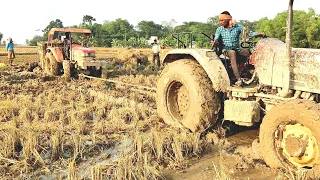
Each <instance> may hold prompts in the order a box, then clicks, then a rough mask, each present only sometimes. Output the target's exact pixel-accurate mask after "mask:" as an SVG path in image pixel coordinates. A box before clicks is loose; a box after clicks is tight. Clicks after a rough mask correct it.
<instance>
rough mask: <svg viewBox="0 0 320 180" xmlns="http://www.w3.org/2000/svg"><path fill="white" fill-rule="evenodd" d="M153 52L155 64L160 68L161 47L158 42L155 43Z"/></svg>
mask: <svg viewBox="0 0 320 180" xmlns="http://www.w3.org/2000/svg"><path fill="white" fill-rule="evenodd" d="M152 52H153V58H152V60H153V63H154V64H156V65H157V66H158V67H160V55H159V52H160V45H159V44H158V43H157V40H156V39H155V40H154V43H153V44H152Z"/></svg>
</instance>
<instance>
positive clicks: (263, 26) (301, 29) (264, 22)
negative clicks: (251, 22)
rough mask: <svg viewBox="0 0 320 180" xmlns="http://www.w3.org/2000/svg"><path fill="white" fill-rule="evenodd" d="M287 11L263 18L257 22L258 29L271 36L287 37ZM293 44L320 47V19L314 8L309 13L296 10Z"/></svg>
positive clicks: (283, 38)
mask: <svg viewBox="0 0 320 180" xmlns="http://www.w3.org/2000/svg"><path fill="white" fill-rule="evenodd" d="M286 22H287V12H286V11H285V12H282V13H279V14H278V15H277V16H276V17H275V18H274V19H271V20H269V19H268V18H262V19H260V20H259V21H258V22H257V25H256V27H257V30H258V31H259V32H262V31H264V32H266V33H267V35H268V36H269V37H275V38H278V39H280V40H281V41H285V39H286ZM292 31H293V33H292V46H293V47H299V48H318V47H319V45H320V43H319V42H320V36H319V35H320V20H319V18H318V15H316V14H315V12H314V10H313V9H309V11H308V13H307V12H305V11H302V10H294V16H293V27H292Z"/></svg>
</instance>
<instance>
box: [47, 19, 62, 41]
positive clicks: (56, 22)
mask: <svg viewBox="0 0 320 180" xmlns="http://www.w3.org/2000/svg"><path fill="white" fill-rule="evenodd" d="M52 28H63V23H62V21H61V20H60V19H56V20H54V21H51V22H50V23H49V25H48V26H47V27H46V28H44V30H42V32H43V39H44V40H48V33H49V31H50V30H51V29H52Z"/></svg>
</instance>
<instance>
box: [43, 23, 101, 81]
mask: <svg viewBox="0 0 320 180" xmlns="http://www.w3.org/2000/svg"><path fill="white" fill-rule="evenodd" d="M72 35H74V36H75V37H77V39H80V40H82V42H81V43H79V42H77V40H76V38H73V36H72ZM90 35H91V31H90V30H89V29H79V28H52V29H51V30H50V31H49V33H48V41H46V42H38V43H37V46H38V53H39V55H40V62H39V65H40V67H41V68H42V69H44V70H45V72H46V73H48V74H51V75H54V76H55V75H61V74H63V75H64V77H65V78H66V79H70V77H71V76H74V77H76V76H77V74H79V73H83V74H85V75H90V76H95V77H101V74H102V68H103V67H104V66H105V65H106V62H105V61H100V60H97V59H96V56H95V50H94V49H91V48H89V47H88V43H89V38H90Z"/></svg>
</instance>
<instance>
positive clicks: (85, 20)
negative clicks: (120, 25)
mask: <svg viewBox="0 0 320 180" xmlns="http://www.w3.org/2000/svg"><path fill="white" fill-rule="evenodd" d="M94 21H96V18H94V17H92V16H90V15H84V16H83V18H82V24H87V25H92V22H94Z"/></svg>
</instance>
